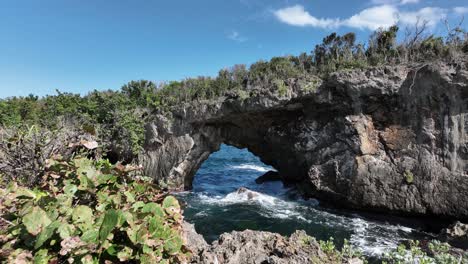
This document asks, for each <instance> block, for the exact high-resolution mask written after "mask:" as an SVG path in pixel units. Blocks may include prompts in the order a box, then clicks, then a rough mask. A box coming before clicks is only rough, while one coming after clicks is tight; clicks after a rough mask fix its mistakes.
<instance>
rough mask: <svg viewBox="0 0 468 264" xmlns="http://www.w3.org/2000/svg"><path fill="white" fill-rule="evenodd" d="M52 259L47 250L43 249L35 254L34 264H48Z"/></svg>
mask: <svg viewBox="0 0 468 264" xmlns="http://www.w3.org/2000/svg"><path fill="white" fill-rule="evenodd" d="M51 258H52V256H49V252H48V251H47V249H41V250H39V251H37V252H36V254H34V264H48V263H49V260H50V259H51Z"/></svg>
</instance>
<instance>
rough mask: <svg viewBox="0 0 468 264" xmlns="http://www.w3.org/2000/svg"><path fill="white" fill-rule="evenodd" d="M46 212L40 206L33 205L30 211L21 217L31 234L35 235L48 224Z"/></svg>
mask: <svg viewBox="0 0 468 264" xmlns="http://www.w3.org/2000/svg"><path fill="white" fill-rule="evenodd" d="M50 223H51V221H50V219H49V217H48V216H47V213H46V212H45V211H44V210H42V209H41V208H40V207H37V206H36V207H33V208H32V210H31V212H30V213H28V214H26V215H25V216H24V217H23V224H24V226H25V227H26V230H28V232H29V233H30V234H31V235H34V236H36V235H37V234H39V233H40V232H41V231H42V229H43V228H44V227H46V226H48V225H50Z"/></svg>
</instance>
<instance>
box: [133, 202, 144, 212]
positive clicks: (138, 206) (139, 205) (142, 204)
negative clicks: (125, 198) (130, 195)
mask: <svg viewBox="0 0 468 264" xmlns="http://www.w3.org/2000/svg"><path fill="white" fill-rule="evenodd" d="M143 206H145V203H144V202H142V201H138V202H136V203H134V204H133V205H132V209H133V210H138V209H140V208H142V207H143Z"/></svg>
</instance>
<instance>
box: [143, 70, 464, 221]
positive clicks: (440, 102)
mask: <svg viewBox="0 0 468 264" xmlns="http://www.w3.org/2000/svg"><path fill="white" fill-rule="evenodd" d="M287 83H288V88H289V91H288V93H287V94H286V95H284V96H280V95H279V94H278V93H277V92H275V91H268V90H265V91H264V90H262V89H261V87H251V88H250V89H251V96H250V97H249V98H247V99H242V98H238V97H235V96H227V97H224V98H220V99H219V100H217V101H214V102H202V103H198V104H192V105H187V106H181V107H180V108H179V109H177V110H175V111H174V112H173V115H172V117H170V118H166V117H164V116H161V115H157V116H155V117H154V122H152V123H150V124H148V126H147V140H146V144H145V150H146V154H145V155H144V157H143V159H142V160H143V166H144V167H145V169H146V173H147V174H148V175H150V176H152V177H154V178H155V179H156V180H157V181H158V182H159V183H162V184H165V185H166V186H167V187H168V188H170V189H179V190H180V189H190V188H191V186H192V181H193V176H194V175H195V173H196V171H197V169H198V168H199V167H200V166H201V164H202V163H203V161H204V160H206V159H207V158H208V156H209V155H210V154H211V153H212V152H214V151H216V150H218V149H219V147H220V144H222V143H225V144H229V145H233V146H236V147H239V148H247V149H248V150H249V151H251V152H252V153H253V154H255V155H257V156H258V157H260V159H261V160H262V161H263V162H264V163H265V164H268V165H271V166H273V167H274V168H275V169H276V170H277V171H278V172H279V173H280V175H281V177H282V179H283V181H285V182H287V183H295V184H297V186H298V187H299V188H300V189H301V190H303V193H304V195H305V196H309V197H312V196H313V197H318V198H320V199H322V200H327V201H331V202H333V203H335V204H340V205H343V206H348V207H353V208H364V209H367V210H375V211H379V210H382V211H387V212H388V211H394V212H400V213H408V214H432V215H438V216H445V217H454V218H460V219H468V136H467V132H468V116H467V113H468V71H467V67H466V65H461V66H460V65H458V66H452V65H447V64H443V63H433V64H431V65H419V66H417V67H413V68H410V67H407V66H395V67H380V68H372V69H367V70H355V71H344V72H338V73H335V74H332V75H331V76H330V77H329V78H328V79H326V80H324V81H323V83H322V84H321V85H320V86H319V87H318V88H317V89H316V90H314V91H309V89H305V88H304V87H305V86H307V85H308V84H307V83H304V82H303V81H300V80H288V81H287ZM309 86H310V85H309ZM309 86H307V87H309Z"/></svg>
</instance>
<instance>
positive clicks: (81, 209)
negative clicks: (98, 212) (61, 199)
mask: <svg viewBox="0 0 468 264" xmlns="http://www.w3.org/2000/svg"><path fill="white" fill-rule="evenodd" d="M72 220H73V223H75V224H76V225H77V226H78V227H79V228H80V229H81V230H86V229H88V228H89V227H91V226H92V225H93V211H92V210H91V208H89V207H88V206H86V205H79V206H77V207H76V208H75V209H73V214H72Z"/></svg>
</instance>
